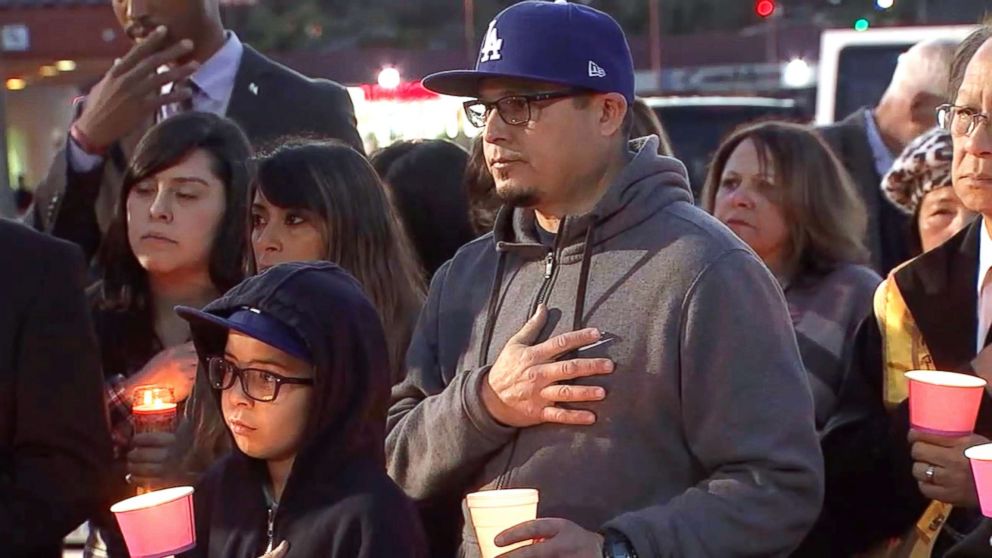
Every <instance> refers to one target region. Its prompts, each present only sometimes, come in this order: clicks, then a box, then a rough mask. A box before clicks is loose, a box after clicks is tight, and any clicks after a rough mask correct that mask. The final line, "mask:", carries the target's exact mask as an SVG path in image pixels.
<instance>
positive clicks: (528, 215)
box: [493, 136, 692, 263]
mask: <svg viewBox="0 0 992 558" xmlns="http://www.w3.org/2000/svg"><path fill="white" fill-rule="evenodd" d="M630 150H631V151H630V157H631V159H630V161H629V162H628V163H627V165H626V166H625V167H624V168H623V170H622V171H621V172H620V174H618V175H617V176H616V178H615V179H614V180H613V183H612V184H611V185H610V187H609V189H607V191H606V193H605V194H604V195H603V197H602V198H601V199H600V200H599V202H598V203H597V204H596V206H595V207H594V208H593V210H592V211H590V212H589V213H587V214H585V215H575V216H568V217H566V218H565V219H563V220H562V224H561V228H560V229H559V231H558V234H559V236H561V238H560V240H559V246H560V247H561V260H562V263H574V262H575V261H578V260H579V259H580V258H581V257H582V253H583V251H584V249H585V246H584V242H583V237H584V236H585V235H586V234H587V233H588V232H589V229H590V228H594V229H595V230H596V232H595V237H594V241H593V244H600V243H602V242H605V241H607V240H609V239H611V238H613V237H615V236H617V235H619V234H621V233H623V232H624V231H626V230H628V229H630V228H632V227H634V226H636V225H637V224H639V223H641V222H643V221H644V220H646V219H648V218H649V217H651V216H652V215H654V214H655V213H658V212H659V211H661V210H662V209H664V208H665V207H666V206H668V205H670V204H672V203H675V202H689V203H692V191H691V190H690V189H689V178H688V173H687V172H686V168H685V165H683V164H682V162H681V161H679V160H678V159H674V158H672V157H664V156H661V155H658V138H657V137H655V136H647V137H644V138H639V139H636V140H633V141H631V142H630ZM535 221H536V217H535V215H534V210H533V209H531V208H520V207H516V208H511V207H506V206H504V207H503V209H502V210H500V212H499V215H498V216H497V218H496V224H495V226H494V233H493V234H494V235H495V240H496V245H497V250H499V251H506V250H513V249H514V248H518V247H519V248H524V251H530V250H531V249H532V248H534V247H537V248H540V250H537V251H536V254H537V257H541V256H543V255H544V253H545V251H546V250H545V249H544V248H543V247H541V242H540V240H539V239H538V238H537V233H536V229H535V227H536V223H535Z"/></svg>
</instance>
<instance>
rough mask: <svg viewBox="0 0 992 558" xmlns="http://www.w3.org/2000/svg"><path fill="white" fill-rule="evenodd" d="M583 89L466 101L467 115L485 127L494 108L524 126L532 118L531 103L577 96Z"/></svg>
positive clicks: (502, 116)
mask: <svg viewBox="0 0 992 558" xmlns="http://www.w3.org/2000/svg"><path fill="white" fill-rule="evenodd" d="M585 93H586V91H583V90H581V89H568V90H565V91H549V92H547V93H535V94H533V95H509V96H507V97H503V98H502V99H497V100H496V101H493V102H491V103H487V102H485V101H480V100H478V99H476V100H474V101H465V104H464V105H463V106H464V107H465V115H466V116H467V117H468V121H469V123H470V124H472V125H473V126H475V127H476V128H485V127H486V120H488V119H489V114H490V113H492V111H493V109H494V108H495V109H496V112H497V113H499V117H500V118H502V119H503V122H506V123H507V124H509V125H510V126H524V125H526V124H527V123H528V122H530V119H531V107H530V105H531V103H539V102H541V101H551V100H553V99H564V98H566V97H576V96H578V95H583V94H585Z"/></svg>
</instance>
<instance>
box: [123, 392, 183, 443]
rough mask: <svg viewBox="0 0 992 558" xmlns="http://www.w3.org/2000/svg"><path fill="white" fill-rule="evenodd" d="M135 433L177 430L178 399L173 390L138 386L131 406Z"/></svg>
mask: <svg viewBox="0 0 992 558" xmlns="http://www.w3.org/2000/svg"><path fill="white" fill-rule="evenodd" d="M131 414H132V415H133V416H134V431H135V432H136V433H144V432H174V431H175V430H176V398H175V397H174V396H173V395H172V388H168V387H163V386H138V387H136V388H134V398H133V399H132V404H131Z"/></svg>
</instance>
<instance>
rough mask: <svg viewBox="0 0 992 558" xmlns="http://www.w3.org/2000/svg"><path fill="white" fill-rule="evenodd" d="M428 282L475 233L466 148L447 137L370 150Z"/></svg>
mask: <svg viewBox="0 0 992 558" xmlns="http://www.w3.org/2000/svg"><path fill="white" fill-rule="evenodd" d="M371 162H372V166H373V167H375V170H376V172H378V173H379V177H380V178H382V181H383V183H384V184H385V185H386V189H387V191H388V192H389V194H390V199H391V200H392V202H393V205H394V207H395V208H396V211H397V212H398V213H399V216H400V219H402V221H403V224H404V226H405V229H406V233H407V235H408V237H409V238H410V241H411V242H412V243H413V247H414V249H415V250H416V251H417V255H418V256H419V257H420V263H421V265H423V268H424V276H425V278H426V279H427V280H428V281H429V280H430V278H431V277H433V276H434V272H436V271H437V269H438V268H439V267H441V264H443V263H444V262H446V261H448V260H450V259H451V257H452V256H454V255H455V252H456V251H457V250H458V249H459V248H460V247H461V246H462V245H464V244H465V243H467V242H469V241H471V240H472V239H473V238H475V234H474V233H473V230H472V225H471V223H470V222H469V212H468V195H467V194H466V192H465V190H464V188H463V186H462V182H463V179H464V176H465V166H466V165H467V164H468V152H467V151H465V150H464V149H462V148H461V147H459V146H458V145H456V144H454V143H451V142H449V141H443V140H415V141H402V142H398V143H394V144H392V145H390V146H389V147H386V148H384V149H380V150H379V151H377V152H376V153H374V154H373V155H372V159H371Z"/></svg>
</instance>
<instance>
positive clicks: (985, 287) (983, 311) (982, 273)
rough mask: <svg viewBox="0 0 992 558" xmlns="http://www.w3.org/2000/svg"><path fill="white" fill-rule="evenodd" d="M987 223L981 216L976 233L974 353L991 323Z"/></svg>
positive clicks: (991, 256)
mask: <svg viewBox="0 0 992 558" xmlns="http://www.w3.org/2000/svg"><path fill="white" fill-rule="evenodd" d="M987 225H988V224H987V223H986V222H985V218H984V217H983V218H982V231H981V233H980V234H979V235H978V281H977V283H978V284H977V289H978V334H977V337H976V339H975V347H976V351H975V354H978V353H980V352H982V349H983V348H985V337H986V336H988V333H989V325H992V275H990V274H989V269H992V238H990V237H989V229H988V226H987Z"/></svg>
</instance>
